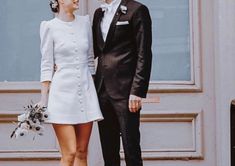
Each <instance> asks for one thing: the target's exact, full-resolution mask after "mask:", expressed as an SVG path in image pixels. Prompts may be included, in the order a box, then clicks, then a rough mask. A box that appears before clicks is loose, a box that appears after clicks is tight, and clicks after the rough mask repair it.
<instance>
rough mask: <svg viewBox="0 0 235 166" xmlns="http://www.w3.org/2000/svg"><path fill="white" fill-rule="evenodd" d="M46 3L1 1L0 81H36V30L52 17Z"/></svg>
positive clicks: (38, 73)
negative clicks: (43, 21) (42, 22)
mask: <svg viewBox="0 0 235 166" xmlns="http://www.w3.org/2000/svg"><path fill="white" fill-rule="evenodd" d="M48 3H49V1H48V0H23V1H22V0H20V1H19V0H1V5H0V38H1V44H0V81H38V80H39V76H40V59H41V54H40V38H39V28H40V22H41V21H42V20H48V19H50V18H52V17H53V14H52V12H51V11H50V8H49V5H48Z"/></svg>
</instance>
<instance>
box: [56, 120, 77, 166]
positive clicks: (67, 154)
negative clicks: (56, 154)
mask: <svg viewBox="0 0 235 166" xmlns="http://www.w3.org/2000/svg"><path fill="white" fill-rule="evenodd" d="M53 128H54V130H55V133H56V136H57V139H58V141H59V145H60V149H61V154H62V158H61V166H73V163H74V159H75V155H76V134H75V128H74V126H73V125H67V124H53Z"/></svg>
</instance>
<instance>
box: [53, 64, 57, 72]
mask: <svg viewBox="0 0 235 166" xmlns="http://www.w3.org/2000/svg"><path fill="white" fill-rule="evenodd" d="M56 70H57V65H56V64H55V65H54V72H56Z"/></svg>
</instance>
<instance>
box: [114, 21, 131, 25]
mask: <svg viewBox="0 0 235 166" xmlns="http://www.w3.org/2000/svg"><path fill="white" fill-rule="evenodd" d="M127 24H129V21H118V22H117V23H116V25H127Z"/></svg>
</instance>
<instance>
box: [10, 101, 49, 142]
mask: <svg viewBox="0 0 235 166" xmlns="http://www.w3.org/2000/svg"><path fill="white" fill-rule="evenodd" d="M24 108H25V111H26V112H25V113H23V114H21V115H19V116H18V121H19V122H18V125H17V127H16V128H15V130H14V131H13V132H12V134H11V138H12V137H15V138H18V137H19V136H25V135H27V133H28V132H34V133H36V134H37V135H43V132H44V127H43V123H44V122H45V120H46V119H47V118H48V114H47V111H46V107H40V106H38V105H33V103H32V104H30V105H27V106H26V107H24Z"/></svg>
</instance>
